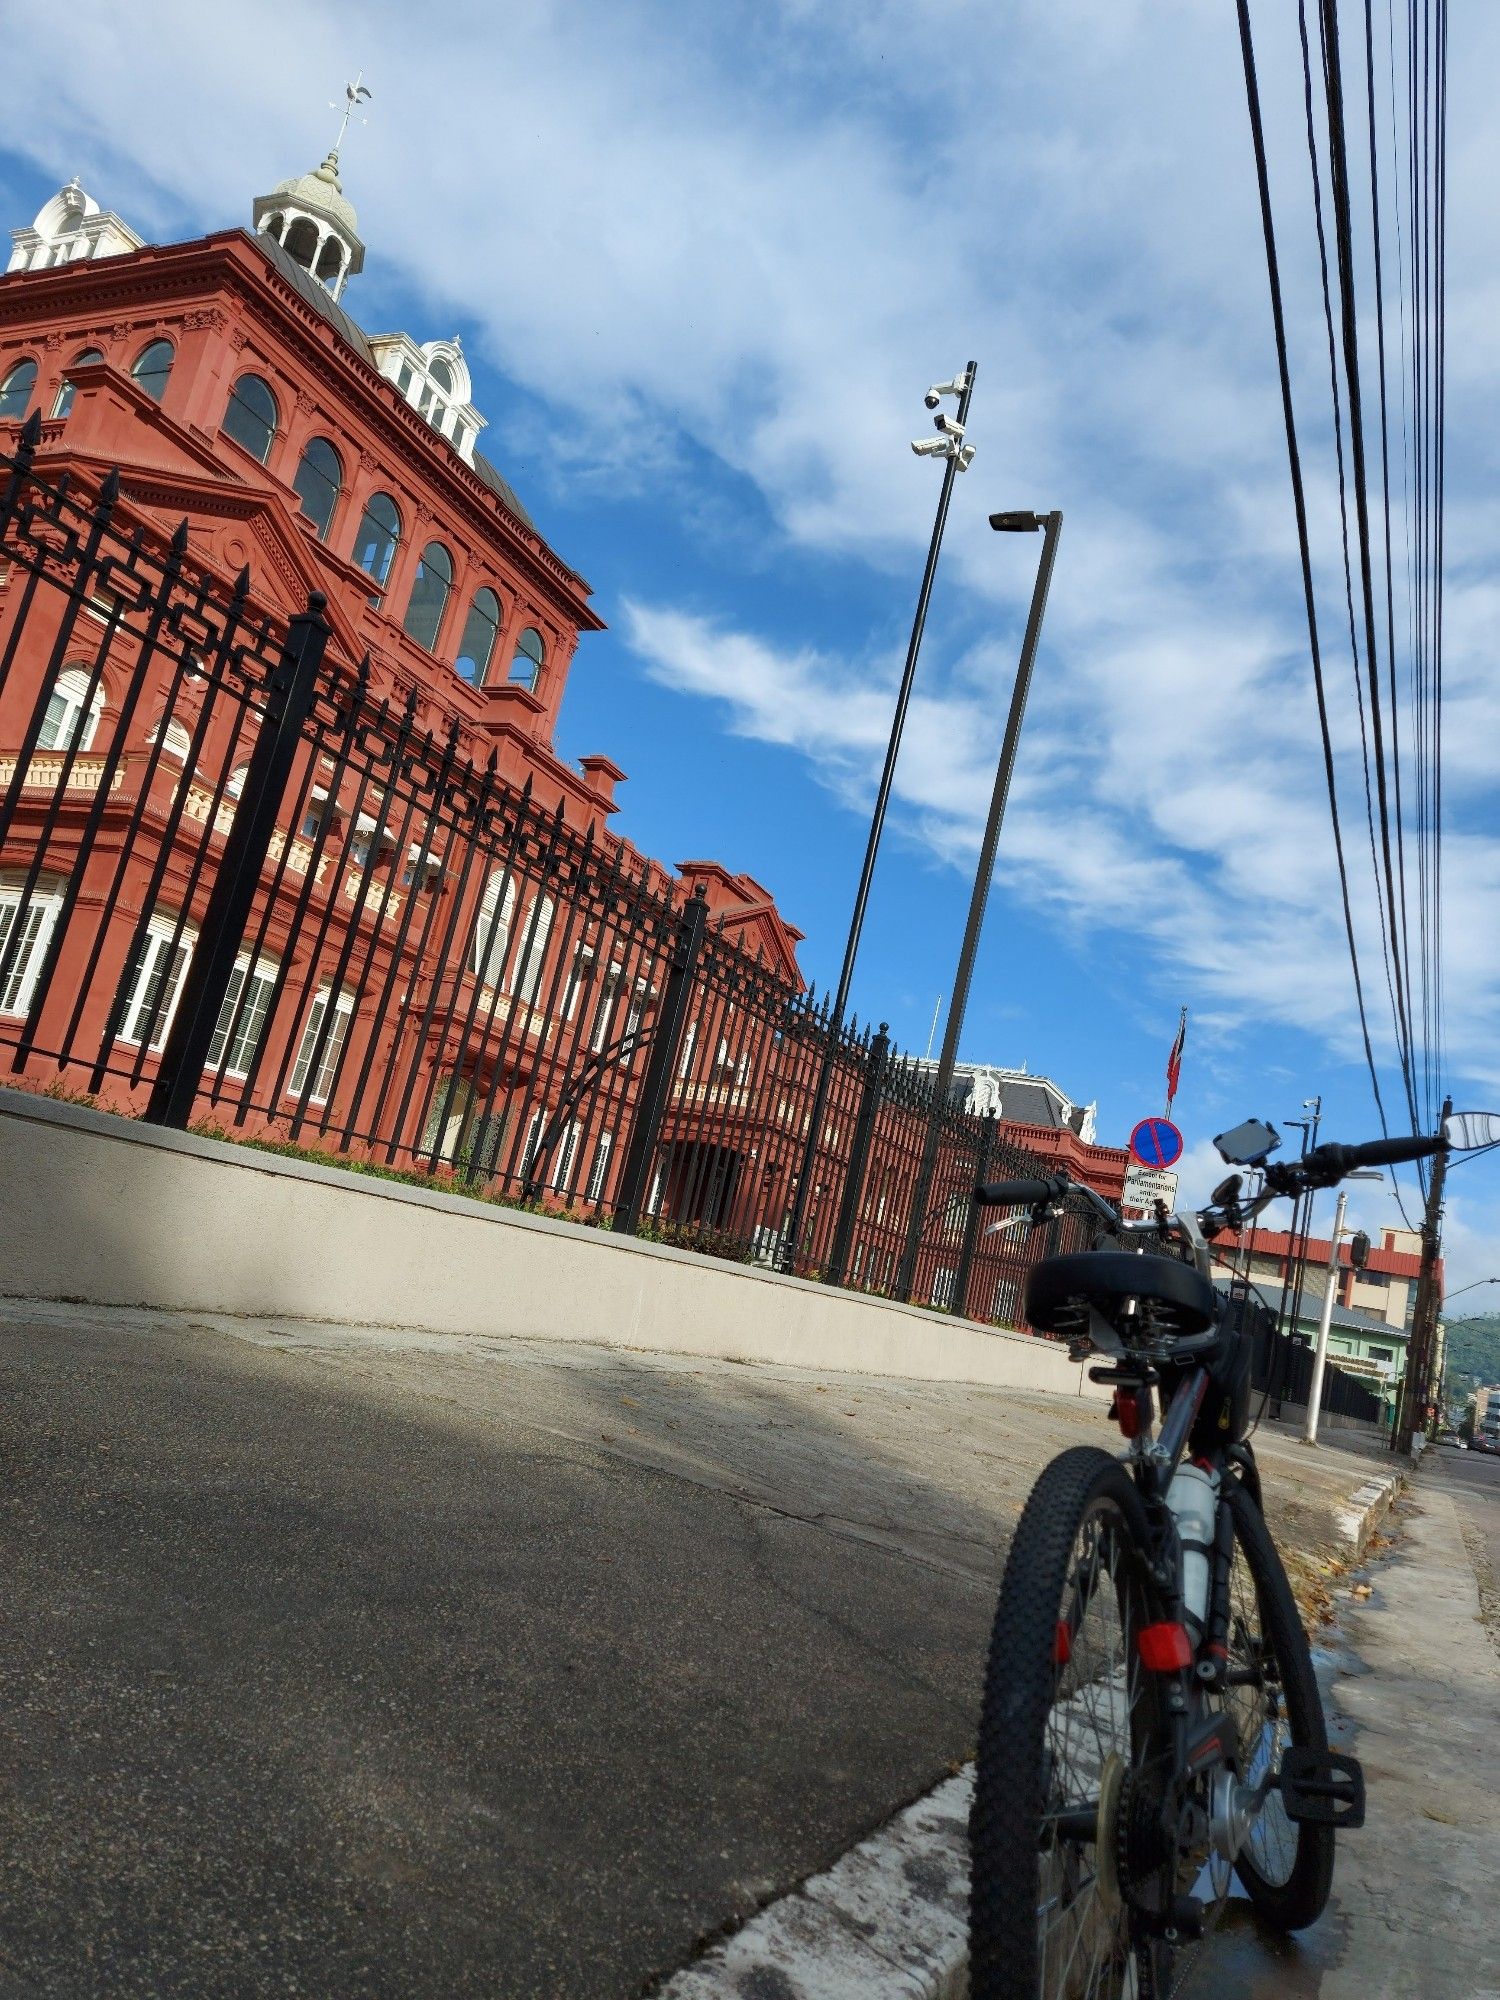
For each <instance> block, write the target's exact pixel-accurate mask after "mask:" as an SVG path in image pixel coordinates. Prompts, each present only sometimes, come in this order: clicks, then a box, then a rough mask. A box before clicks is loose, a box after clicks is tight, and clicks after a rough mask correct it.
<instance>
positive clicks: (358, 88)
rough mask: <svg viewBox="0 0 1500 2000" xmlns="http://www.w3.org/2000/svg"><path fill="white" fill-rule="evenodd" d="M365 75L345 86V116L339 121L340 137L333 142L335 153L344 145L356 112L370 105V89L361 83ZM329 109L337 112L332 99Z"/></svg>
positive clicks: (361, 120)
mask: <svg viewBox="0 0 1500 2000" xmlns="http://www.w3.org/2000/svg"><path fill="white" fill-rule="evenodd" d="M363 75H364V71H363V70H361V71H360V72H359V76H356V77H355V79H354V81H353V83H346V84H345V85H344V115H343V117H342V118H341V119H340V120H339V136H338V137H337V138H336V139H335V140H334V142H333V150H334V152H335V153H336V152H338V150H339V148H340V147H341V146H342V145H343V143H344V134H345V133H346V132H347V131H348V129H349V120H350V119H351V118H352V117H353V116H354V114H355V112H356V111H357V110H358V109H359V108H360V106H361V105H362V104H368V103H369V101H370V92H369V89H368V87H367V86H366V85H365V84H363V83H361V82H360V77H362V76H363ZM328 109H329V110H330V111H337V110H338V105H337V104H335V103H334V102H333V100H332V99H330V100H329V104H328ZM359 122H360V124H361V125H363V124H364V122H365V121H364V119H363V118H361V119H360V121H359Z"/></svg>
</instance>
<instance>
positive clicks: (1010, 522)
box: [990, 510, 1042, 535]
mask: <svg viewBox="0 0 1500 2000" xmlns="http://www.w3.org/2000/svg"><path fill="white" fill-rule="evenodd" d="M1041 525H1042V517H1041V515H1040V514H1029V513H1027V512H1025V511H1024V510H1022V511H1021V512H1018V513H1012V514H991V516H990V526H991V527H992V528H993V529H995V530H996V532H997V533H998V534H1002V535H1034V534H1035V533H1036V531H1037V529H1038V528H1039V527H1041Z"/></svg>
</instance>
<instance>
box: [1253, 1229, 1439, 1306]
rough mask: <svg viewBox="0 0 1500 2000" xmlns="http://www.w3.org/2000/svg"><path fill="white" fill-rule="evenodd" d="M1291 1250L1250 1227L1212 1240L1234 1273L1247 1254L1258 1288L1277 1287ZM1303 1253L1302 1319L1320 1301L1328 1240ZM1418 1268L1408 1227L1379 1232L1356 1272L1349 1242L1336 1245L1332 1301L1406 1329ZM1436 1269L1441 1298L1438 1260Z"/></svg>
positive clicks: (1416, 1243) (1278, 1235)
mask: <svg viewBox="0 0 1500 2000" xmlns="http://www.w3.org/2000/svg"><path fill="white" fill-rule="evenodd" d="M1297 1247H1298V1245H1297V1242H1296V1240H1295V1239H1294V1238H1293V1237H1292V1236H1291V1235H1290V1234H1288V1233H1287V1232H1285V1231H1282V1230H1276V1229H1251V1230H1246V1231H1244V1232H1243V1233H1242V1234H1240V1235H1237V1236H1236V1235H1231V1234H1229V1233H1227V1232H1226V1233H1225V1234H1224V1235H1223V1236H1219V1237H1216V1238H1215V1240H1214V1252H1215V1256H1216V1259H1217V1261H1218V1262H1219V1263H1220V1264H1221V1265H1223V1266H1226V1267H1227V1266H1228V1265H1229V1264H1230V1263H1231V1261H1232V1262H1233V1263H1234V1265H1235V1268H1236V1269H1237V1270H1243V1268H1244V1264H1243V1257H1244V1253H1245V1251H1246V1250H1247V1249H1248V1250H1249V1252H1250V1271H1249V1276H1250V1279H1251V1282H1252V1283H1253V1284H1256V1285H1259V1286H1260V1287H1261V1289H1262V1290H1266V1289H1268V1288H1274V1289H1279V1287H1280V1285H1281V1283H1282V1280H1283V1279H1284V1277H1285V1276H1286V1268H1287V1259H1288V1258H1289V1257H1290V1256H1292V1255H1293V1254H1294V1252H1295V1250H1296V1249H1297ZM1303 1254H1304V1257H1305V1267H1306V1276H1305V1278H1304V1280H1303V1289H1302V1306H1303V1314H1304V1316H1306V1315H1307V1313H1308V1312H1309V1311H1310V1310H1311V1309H1312V1302H1313V1301H1314V1300H1321V1299H1322V1297H1323V1283H1324V1279H1325V1277H1326V1275H1327V1271H1328V1238H1327V1237H1326V1236H1323V1237H1317V1236H1315V1237H1313V1238H1312V1239H1311V1240H1310V1242H1309V1243H1308V1244H1307V1247H1306V1250H1305V1252H1304V1253H1303ZM1421 1268H1422V1239H1421V1237H1420V1236H1419V1235H1418V1234H1417V1233H1416V1231H1415V1230H1413V1229H1383V1230H1382V1231H1381V1232H1380V1244H1379V1247H1378V1248H1377V1247H1376V1246H1375V1245H1374V1244H1372V1245H1371V1246H1370V1254H1369V1258H1368V1260H1367V1261H1366V1264H1365V1267H1364V1269H1363V1270H1362V1271H1356V1270H1355V1268H1354V1266H1353V1263H1352V1262H1351V1260H1350V1251H1349V1244H1348V1241H1347V1240H1345V1241H1344V1242H1343V1243H1341V1244H1340V1245H1339V1275H1338V1292H1337V1295H1336V1298H1337V1303H1338V1304H1339V1305H1341V1306H1352V1307H1354V1308H1356V1309H1358V1310H1359V1311H1361V1312H1369V1313H1374V1314H1376V1315H1377V1316H1378V1317H1379V1318H1381V1319H1383V1320H1384V1321H1385V1323H1386V1324H1387V1326H1399V1327H1406V1328H1410V1326H1411V1321H1412V1313H1413V1311H1414V1309H1415V1307H1416V1302H1417V1274H1418V1273H1419V1271H1420V1270H1421ZM1437 1270H1438V1286H1439V1296H1441V1287H1442V1282H1443V1265H1442V1260H1441V1259H1439V1261H1438V1267H1437Z"/></svg>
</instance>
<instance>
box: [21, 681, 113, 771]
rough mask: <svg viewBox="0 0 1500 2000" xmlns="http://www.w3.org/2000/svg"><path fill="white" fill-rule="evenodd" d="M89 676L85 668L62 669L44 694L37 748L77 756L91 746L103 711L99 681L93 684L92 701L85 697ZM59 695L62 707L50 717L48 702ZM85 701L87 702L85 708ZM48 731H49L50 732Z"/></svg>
mask: <svg viewBox="0 0 1500 2000" xmlns="http://www.w3.org/2000/svg"><path fill="white" fill-rule="evenodd" d="M91 678H92V676H91V675H90V673H89V671H88V669H87V668H86V667H64V668H63V670H62V672H61V673H60V674H59V675H58V677H57V679H56V680H55V681H54V682H53V683H52V692H51V694H49V695H48V697H47V711H46V714H45V715H44V716H43V718H42V728H41V734H40V735H39V736H38V737H37V739H36V747H37V749H38V750H64V751H66V750H77V751H78V752H79V753H80V755H81V754H82V753H83V752H84V751H85V750H87V749H89V748H90V747H91V745H92V744H93V741H94V738H95V736H96V735H97V734H98V733H99V721H100V718H101V716H102V715H103V713H104V683H103V681H100V682H98V683H97V684H96V686H95V688H94V696H93V700H92V701H89V700H88V692H89V681H90V679H91ZM59 698H60V699H61V701H62V708H61V711H60V712H59V714H58V715H57V716H56V717H54V716H53V713H52V704H53V703H54V702H55V701H57V700H58V699H59ZM85 702H87V704H88V705H87V707H86V708H85V705H84V704H85ZM49 730H50V731H51V732H52V733H51V734H50V735H49V734H48V731H49Z"/></svg>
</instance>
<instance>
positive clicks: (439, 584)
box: [406, 542, 453, 653]
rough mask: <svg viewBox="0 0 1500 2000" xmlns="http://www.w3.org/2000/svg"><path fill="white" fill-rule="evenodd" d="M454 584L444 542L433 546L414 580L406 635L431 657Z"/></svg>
mask: <svg viewBox="0 0 1500 2000" xmlns="http://www.w3.org/2000/svg"><path fill="white" fill-rule="evenodd" d="M452 584H453V558H452V556H450V555H449V553H448V551H447V550H446V549H445V548H444V547H443V545H442V543H441V542H429V543H428V544H427V546H426V548H425V549H423V551H422V560H421V561H420V562H419V563H418V564H417V573H416V575H415V576H414V577H413V579H412V586H411V598H410V601H409V602H408V604H407V607H406V632H407V636H408V637H409V638H412V639H415V640H416V642H417V644H418V645H419V646H425V647H426V648H427V650H428V652H429V653H430V652H431V651H432V649H433V646H434V645H435V644H436V642H437V635H438V627H439V625H441V624H442V622H443V612H444V610H445V609H446V608H447V603H448V592H449V590H450V588H451V587H452Z"/></svg>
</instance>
